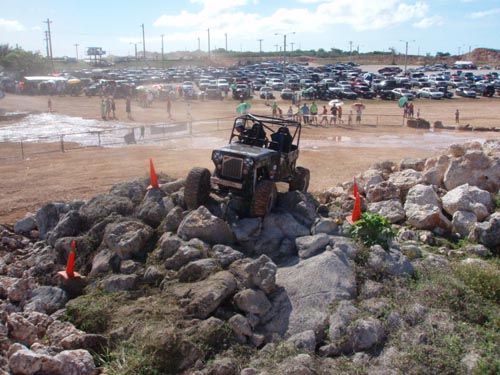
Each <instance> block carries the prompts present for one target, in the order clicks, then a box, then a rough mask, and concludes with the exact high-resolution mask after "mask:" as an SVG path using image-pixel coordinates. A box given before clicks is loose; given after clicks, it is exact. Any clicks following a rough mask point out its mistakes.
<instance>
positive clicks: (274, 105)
mask: <svg viewBox="0 0 500 375" xmlns="http://www.w3.org/2000/svg"><path fill="white" fill-rule="evenodd" d="M271 108H272V110H273V112H272V113H273V117H276V116H277V115H278V104H277V103H276V102H274V103H273V105H272V106H271Z"/></svg>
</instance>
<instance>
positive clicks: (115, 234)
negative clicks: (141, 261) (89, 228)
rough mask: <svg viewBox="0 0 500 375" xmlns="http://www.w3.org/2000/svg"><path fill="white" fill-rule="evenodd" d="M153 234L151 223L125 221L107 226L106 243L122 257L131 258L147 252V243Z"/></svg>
mask: <svg viewBox="0 0 500 375" xmlns="http://www.w3.org/2000/svg"><path fill="white" fill-rule="evenodd" d="M152 235H153V230H152V228H151V227H150V226H149V225H146V224H143V223H141V222H138V221H125V222H121V223H117V224H109V225H107V226H106V230H105V232H104V243H105V244H106V246H107V247H108V248H109V249H111V250H112V251H113V252H114V253H115V254H116V255H118V256H119V257H120V258H121V259H130V258H132V257H134V256H138V255H141V254H144V253H145V252H146V250H147V249H146V244H147V243H148V241H149V239H150V238H151V236H152Z"/></svg>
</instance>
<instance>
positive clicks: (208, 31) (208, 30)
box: [207, 29, 210, 61]
mask: <svg viewBox="0 0 500 375" xmlns="http://www.w3.org/2000/svg"><path fill="white" fill-rule="evenodd" d="M207 33H208V61H210V29H207Z"/></svg>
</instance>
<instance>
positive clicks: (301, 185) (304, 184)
mask: <svg viewBox="0 0 500 375" xmlns="http://www.w3.org/2000/svg"><path fill="white" fill-rule="evenodd" d="M310 179H311V172H310V171H309V169H307V168H304V167H297V168H295V173H294V174H293V177H292V180H291V181H290V186H289V191H302V192H303V193H307V189H308V188H309V180H310Z"/></svg>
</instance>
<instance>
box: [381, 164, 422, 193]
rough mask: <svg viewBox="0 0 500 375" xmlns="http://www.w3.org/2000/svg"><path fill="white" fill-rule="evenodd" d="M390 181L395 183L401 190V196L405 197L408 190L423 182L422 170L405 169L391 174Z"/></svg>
mask: <svg viewBox="0 0 500 375" xmlns="http://www.w3.org/2000/svg"><path fill="white" fill-rule="evenodd" d="M388 181H389V182H391V183H393V184H394V185H395V186H396V187H397V188H399V190H400V191H401V198H403V199H404V198H405V197H406V194H407V193H408V191H409V190H410V189H411V188H412V187H413V186H415V185H418V184H421V183H422V182H423V177H422V172H417V171H416V170H414V169H405V170H403V171H401V172H394V173H393V174H391V175H390V177H389V179H388Z"/></svg>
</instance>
